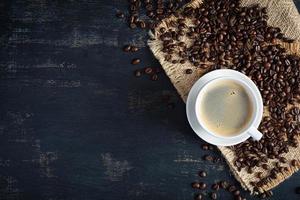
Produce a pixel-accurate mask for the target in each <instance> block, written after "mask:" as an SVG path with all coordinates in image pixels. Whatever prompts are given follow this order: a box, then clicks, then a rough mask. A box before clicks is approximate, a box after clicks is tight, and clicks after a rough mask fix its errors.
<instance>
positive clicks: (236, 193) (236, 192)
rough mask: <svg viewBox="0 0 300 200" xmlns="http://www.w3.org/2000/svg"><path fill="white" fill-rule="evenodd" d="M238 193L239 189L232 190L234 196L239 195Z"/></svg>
mask: <svg viewBox="0 0 300 200" xmlns="http://www.w3.org/2000/svg"><path fill="white" fill-rule="evenodd" d="M240 193H241V192H240V191H239V190H236V191H234V192H233V195H234V196H239V195H240Z"/></svg>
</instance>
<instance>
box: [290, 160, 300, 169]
mask: <svg viewBox="0 0 300 200" xmlns="http://www.w3.org/2000/svg"><path fill="white" fill-rule="evenodd" d="M291 165H292V166H293V167H296V166H298V165H299V161H297V160H295V159H293V160H292V161H291Z"/></svg>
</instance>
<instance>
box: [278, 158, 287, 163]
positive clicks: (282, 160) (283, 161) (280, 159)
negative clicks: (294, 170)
mask: <svg viewBox="0 0 300 200" xmlns="http://www.w3.org/2000/svg"><path fill="white" fill-rule="evenodd" d="M279 161H280V162H282V163H286V162H287V159H286V158H285V157H280V158H279Z"/></svg>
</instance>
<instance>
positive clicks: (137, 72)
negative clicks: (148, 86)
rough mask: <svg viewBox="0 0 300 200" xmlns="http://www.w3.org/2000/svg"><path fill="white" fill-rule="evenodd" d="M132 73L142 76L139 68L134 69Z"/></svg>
mask: <svg viewBox="0 0 300 200" xmlns="http://www.w3.org/2000/svg"><path fill="white" fill-rule="evenodd" d="M134 75H135V76H136V77H140V76H142V71H141V70H139V69H137V70H135V71H134Z"/></svg>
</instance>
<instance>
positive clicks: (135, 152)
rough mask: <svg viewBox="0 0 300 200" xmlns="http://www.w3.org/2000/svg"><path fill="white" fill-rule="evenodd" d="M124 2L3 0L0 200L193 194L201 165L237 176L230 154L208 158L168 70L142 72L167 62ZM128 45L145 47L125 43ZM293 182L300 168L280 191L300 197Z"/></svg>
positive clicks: (156, 199) (216, 174)
mask: <svg viewBox="0 0 300 200" xmlns="http://www.w3.org/2000/svg"><path fill="white" fill-rule="evenodd" d="M126 2H127V1H118V0H65V1H59V0H35V1H32V0H14V1H12V0H7V1H3V0H2V1H1V2H0V9H1V12H0V22H1V27H0V33H1V37H0V44H1V45H0V66H1V67H0V199H1V200H4V199H5V200H6V199H8V200H9V199H26V200H27V199H30V200H71V199H72V200H89V199H97V200H116V199H126V200H135V199H147V200H152V199H153V200H160V199H172V200H173V199H176V200H191V199H193V198H192V197H193V194H194V190H193V189H191V187H190V183H191V182H192V181H194V180H197V179H198V177H197V172H198V170H200V169H203V170H206V171H207V172H208V174H209V175H208V177H207V178H206V181H207V183H213V182H216V181H219V180H221V179H226V180H231V181H232V182H235V180H234V178H233V177H232V175H230V172H229V169H228V167H227V166H226V164H225V163H224V161H223V162H221V163H219V164H214V163H206V162H203V161H202V160H201V157H202V156H203V155H204V154H205V152H203V151H202V150H201V148H200V145H201V144H202V143H203V142H202V141H201V140H200V139H199V138H198V137H197V136H196V135H195V134H194V133H193V131H192V130H191V128H190V127H189V125H188V122H187V120H186V116H185V105H184V103H183V102H182V101H181V99H180V98H179V97H178V95H177V94H176V91H175V89H174V88H173V86H172V85H171V83H170V82H169V80H168V78H167V77H166V75H164V74H161V75H160V76H159V78H160V80H159V81H156V82H153V81H150V80H149V78H148V77H146V76H144V77H141V78H134V76H133V74H132V72H133V70H134V69H136V68H142V67H145V66H148V65H150V66H159V64H158V62H157V61H156V60H155V59H154V57H153V56H152V54H151V53H150V51H149V49H148V48H147V47H146V39H147V33H146V32H145V31H141V30H134V31H132V30H130V29H129V28H127V26H126V24H125V23H124V20H120V19H116V18H115V14H116V11H117V10H118V9H120V10H126V7H127V3H126ZM299 2H300V1H297V6H298V7H300V3H299ZM127 43H131V44H135V45H137V46H139V47H141V51H139V52H138V53H136V54H125V53H123V52H122V51H121V47H122V46H123V45H124V44H127ZM136 56H138V57H140V58H141V59H142V62H141V64H140V65H139V66H132V65H130V60H131V59H132V58H134V57H136ZM166 96H169V97H170V102H171V103H172V104H171V106H170V105H169V106H168V105H167V103H165V102H164V101H163V100H162V98H164V97H166ZM173 103H174V105H175V108H172V105H173ZM213 154H214V155H216V156H217V155H219V153H218V152H213ZM296 185H297V186H300V174H299V173H298V174H295V175H294V176H293V177H291V178H290V179H288V180H287V181H285V182H284V183H283V184H281V185H280V186H279V187H277V188H276V189H274V197H273V198H272V199H276V200H281V199H288V200H294V199H300V197H299V196H296V194H294V188H295V186H296ZM243 193H244V194H246V193H245V192H243ZM220 195H221V198H220V199H231V195H230V194H228V193H220ZM246 196H247V199H255V198H254V197H250V196H249V195H248V194H246Z"/></svg>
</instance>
